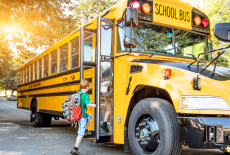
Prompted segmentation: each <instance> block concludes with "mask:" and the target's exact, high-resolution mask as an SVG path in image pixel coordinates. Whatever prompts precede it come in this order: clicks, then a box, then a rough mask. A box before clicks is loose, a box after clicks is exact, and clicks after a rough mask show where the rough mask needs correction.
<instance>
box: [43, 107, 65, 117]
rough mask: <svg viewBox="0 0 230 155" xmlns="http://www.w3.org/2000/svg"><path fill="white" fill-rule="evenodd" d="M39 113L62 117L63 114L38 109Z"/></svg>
mask: <svg viewBox="0 0 230 155" xmlns="http://www.w3.org/2000/svg"><path fill="white" fill-rule="evenodd" d="M39 112H42V113H47V114H52V115H57V116H63V112H61V111H52V110H45V109H39Z"/></svg>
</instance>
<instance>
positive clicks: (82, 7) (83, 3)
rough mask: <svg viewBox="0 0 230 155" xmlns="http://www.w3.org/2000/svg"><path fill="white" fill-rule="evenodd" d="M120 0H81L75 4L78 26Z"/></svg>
mask: <svg viewBox="0 0 230 155" xmlns="http://www.w3.org/2000/svg"><path fill="white" fill-rule="evenodd" d="M116 2H118V0H79V3H78V4H77V5H76V6H74V8H73V10H74V12H75V13H74V17H75V18H76V19H77V22H76V26H78V27H79V26H80V25H82V24H83V23H85V22H87V21H89V20H91V19H93V18H94V17H96V16H97V15H98V14H100V13H101V12H103V11H104V10H106V9H108V8H109V7H111V6H112V5H114V4H116Z"/></svg>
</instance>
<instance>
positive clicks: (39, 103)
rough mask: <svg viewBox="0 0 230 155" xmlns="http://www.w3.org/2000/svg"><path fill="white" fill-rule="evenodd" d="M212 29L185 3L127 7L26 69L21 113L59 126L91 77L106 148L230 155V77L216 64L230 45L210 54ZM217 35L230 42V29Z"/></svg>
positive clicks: (97, 126)
mask: <svg viewBox="0 0 230 155" xmlns="http://www.w3.org/2000/svg"><path fill="white" fill-rule="evenodd" d="M210 27H211V26H210V21H209V19H208V17H207V16H206V15H205V14H204V13H203V12H201V11H200V10H198V9H196V8H194V7H193V6H191V5H189V4H186V3H184V2H181V1H179V0H138V1H137V0H129V1H127V0H122V1H120V2H119V3H117V4H116V5H114V6H112V7H111V8H109V9H108V10H106V11H104V12H103V13H101V14H100V15H98V16H97V17H96V18H94V19H92V20H91V21H89V22H87V23H85V24H84V25H82V26H81V27H80V28H78V29H77V30H75V31H74V32H72V33H71V34H69V35H68V36H66V37H65V38H63V39H62V40H61V41H59V42H58V43H56V44H54V45H53V46H51V47H50V48H48V49H47V50H45V51H44V52H43V53H41V54H40V55H38V56H37V57H35V58H34V59H33V60H31V61H29V62H28V63H26V64H24V65H23V66H21V67H20V68H19V70H18V108H21V109H27V110H30V111H31V122H32V123H33V126H34V127H39V126H49V125H50V124H51V118H52V117H54V118H55V119H58V118H59V117H63V115H62V103H63V102H64V100H65V99H66V97H68V96H69V95H71V94H73V93H75V92H76V90H79V89H80V86H79V83H80V81H81V80H82V79H87V80H88V81H89V82H90V86H89V89H90V90H89V97H90V100H91V101H93V102H95V103H96V104H97V107H96V109H95V111H94V110H93V109H92V108H88V113H90V114H92V116H94V119H93V121H92V122H93V123H91V124H90V126H89V130H91V131H94V132H95V139H96V142H97V143H102V142H113V143H117V144H124V151H126V152H128V151H132V153H133V154H135V155H142V154H153V155H177V154H180V151H181V146H182V144H186V145H188V146H189V147H190V148H197V149H206V148H209V149H221V150H222V151H223V152H230V147H229V145H230V96H229V94H230V81H229V80H230V70H229V69H227V68H224V67H218V66H216V62H217V61H218V57H220V56H221V55H222V54H223V53H224V52H225V51H226V50H225V49H227V48H229V47H226V48H222V49H218V50H212V49H211V46H210V49H209V44H208V39H209V38H211V37H212V36H211V30H210ZM214 34H215V36H216V37H217V38H218V39H220V40H222V41H225V42H229V41H230V25H229V24H216V25H215V27H214ZM215 52H216V53H217V52H219V54H217V55H218V56H216V57H214V53H215ZM103 122H106V123H107V126H106V127H104V126H102V123H103ZM182 142H183V143H182Z"/></svg>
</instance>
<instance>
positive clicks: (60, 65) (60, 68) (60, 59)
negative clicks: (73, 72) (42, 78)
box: [58, 42, 69, 73]
mask: <svg viewBox="0 0 230 155" xmlns="http://www.w3.org/2000/svg"><path fill="white" fill-rule="evenodd" d="M66 45H67V48H68V51H67V57H64V58H61V49H62V48H63V47H64V46H66ZM58 51H59V52H58V54H59V60H58V61H59V66H58V68H59V69H58V73H61V72H64V71H68V70H69V62H68V59H69V45H68V42H67V43H64V44H63V45H62V46H60V47H59V48H58ZM65 59H66V60H67V64H68V69H67V70H63V71H62V63H61V61H62V60H65ZM64 67H65V66H64Z"/></svg>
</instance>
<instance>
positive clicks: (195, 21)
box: [193, 16, 201, 26]
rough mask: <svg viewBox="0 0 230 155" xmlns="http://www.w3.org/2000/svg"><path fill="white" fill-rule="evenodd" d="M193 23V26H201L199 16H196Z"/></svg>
mask: <svg viewBox="0 0 230 155" xmlns="http://www.w3.org/2000/svg"><path fill="white" fill-rule="evenodd" d="M193 21H194V24H195V25H197V26H198V25H200V24H201V19H200V17H199V16H196V17H195V18H194V20H193Z"/></svg>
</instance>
